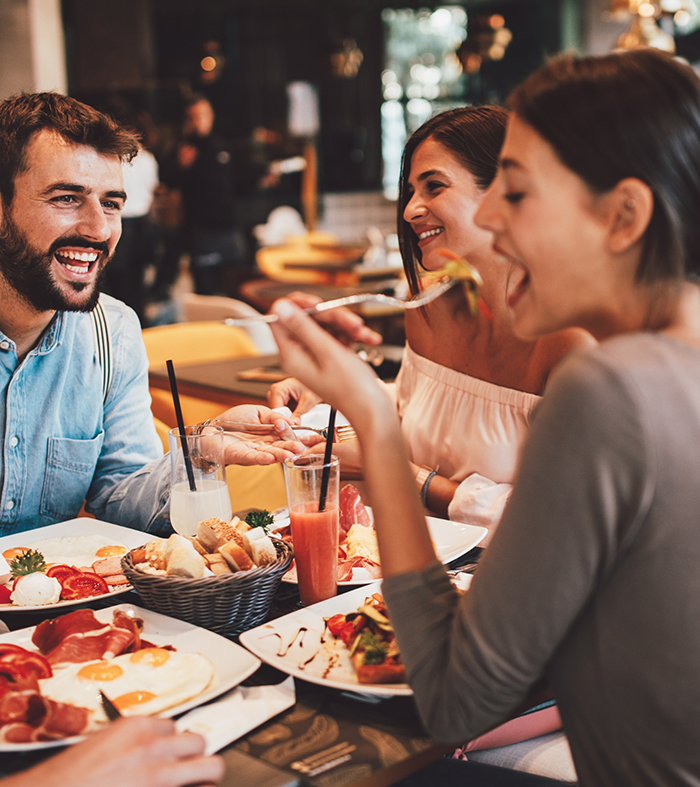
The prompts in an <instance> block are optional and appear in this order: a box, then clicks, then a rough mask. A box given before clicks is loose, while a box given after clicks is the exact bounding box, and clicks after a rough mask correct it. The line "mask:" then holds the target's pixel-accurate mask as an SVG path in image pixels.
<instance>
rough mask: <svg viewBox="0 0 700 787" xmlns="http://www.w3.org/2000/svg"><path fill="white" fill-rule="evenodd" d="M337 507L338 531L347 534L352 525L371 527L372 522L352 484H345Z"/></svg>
mask: <svg viewBox="0 0 700 787" xmlns="http://www.w3.org/2000/svg"><path fill="white" fill-rule="evenodd" d="M338 505H339V508H340V511H339V514H340V516H339V525H340V529H341V530H342V531H343V532H345V533H347V532H348V530H350V528H351V527H352V526H353V525H364V526H365V527H372V520H371V519H370V517H369V513H368V512H367V509H366V508H365V504H364V503H363V502H362V498H361V497H360V493H359V492H358V491H357V489H356V487H354V486H353V485H352V484H346V485H345V486H344V487H343V488H342V489H341V490H340V495H339V501H338Z"/></svg>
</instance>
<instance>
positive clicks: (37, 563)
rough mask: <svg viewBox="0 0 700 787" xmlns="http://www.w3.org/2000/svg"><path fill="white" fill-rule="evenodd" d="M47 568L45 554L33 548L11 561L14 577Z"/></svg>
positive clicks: (11, 571) (11, 570)
mask: <svg viewBox="0 0 700 787" xmlns="http://www.w3.org/2000/svg"><path fill="white" fill-rule="evenodd" d="M45 570H46V561H45V560H44V556H43V555H42V554H41V552H36V551H35V550H33V549H28V550H27V551H26V552H25V553H24V554H23V555H18V556H17V557H14V558H12V560H11V561H10V573H11V574H12V576H13V577H25V576H26V575H27V574H34V573H36V572H37V571H45Z"/></svg>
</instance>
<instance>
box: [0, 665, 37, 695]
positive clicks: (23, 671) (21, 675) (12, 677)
mask: <svg viewBox="0 0 700 787" xmlns="http://www.w3.org/2000/svg"><path fill="white" fill-rule="evenodd" d="M0 678H2V679H3V680H5V681H7V682H8V683H9V684H10V686H11V687H12V688H13V689H14V690H15V691H24V690H25V689H36V688H38V686H39V684H38V683H37V677H36V674H35V673H34V671H33V670H32V669H30V668H29V667H28V666H26V665H24V664H15V663H13V662H11V661H0Z"/></svg>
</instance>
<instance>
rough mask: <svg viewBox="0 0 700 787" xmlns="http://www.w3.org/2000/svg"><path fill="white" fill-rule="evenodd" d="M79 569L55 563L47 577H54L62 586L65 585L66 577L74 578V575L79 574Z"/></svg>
mask: <svg viewBox="0 0 700 787" xmlns="http://www.w3.org/2000/svg"><path fill="white" fill-rule="evenodd" d="M79 573H80V571H78V569H77V568H74V567H73V566H67V565H66V564H65V563H54V564H53V565H52V566H51V568H50V569H49V570H48V571H47V572H46V576H47V577H54V579H57V580H58V581H59V582H60V583H61V585H63V581H64V580H65V579H66V577H72V576H73V575H74V574H79Z"/></svg>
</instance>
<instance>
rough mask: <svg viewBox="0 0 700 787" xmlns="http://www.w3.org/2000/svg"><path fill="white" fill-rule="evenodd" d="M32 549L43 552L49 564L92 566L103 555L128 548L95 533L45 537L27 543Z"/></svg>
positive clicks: (120, 552)
mask: <svg viewBox="0 0 700 787" xmlns="http://www.w3.org/2000/svg"><path fill="white" fill-rule="evenodd" d="M26 546H27V547H29V548H30V549H35V550H36V551H37V552H41V554H42V555H43V556H44V560H45V561H46V563H47V564H50V563H65V564H66V565H68V566H76V567H78V568H79V567H80V566H91V565H92V564H93V563H94V562H95V561H96V560H99V559H100V558H101V557H113V556H114V555H125V554H126V552H127V548H126V547H125V546H124V544H117V543H114V541H111V540H110V539H109V538H107V536H101V535H99V534H98V533H93V534H92V535H89V536H58V537H57V538H43V539H41V541H34V542H32V543H31V544H27V545H26Z"/></svg>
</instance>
